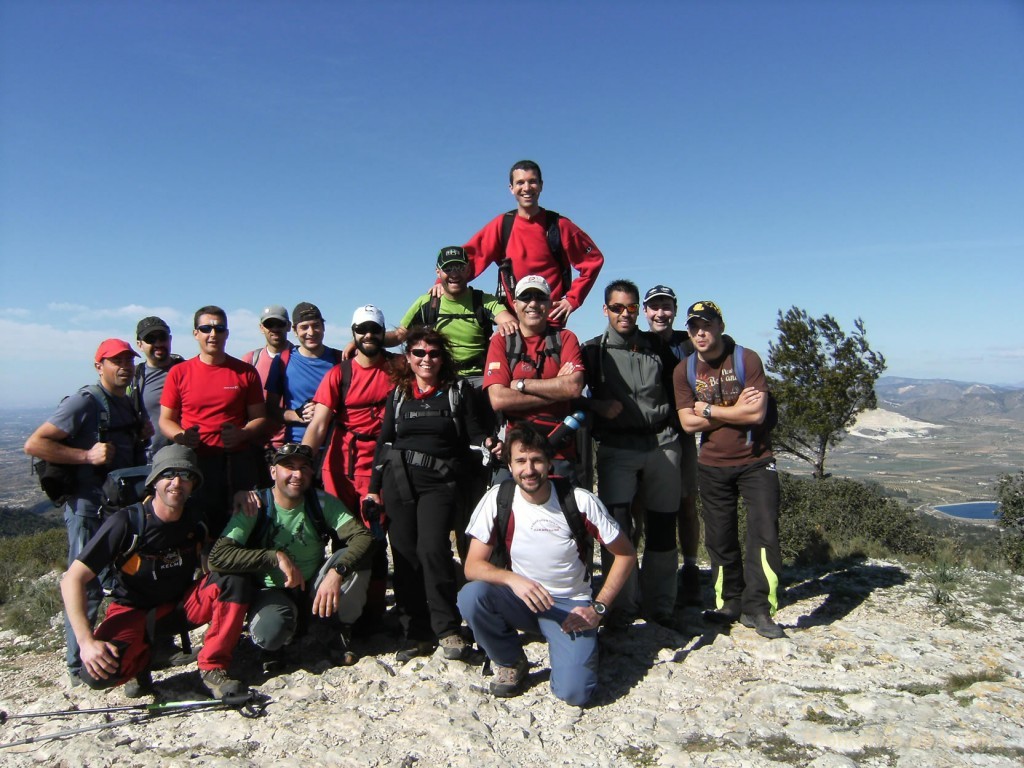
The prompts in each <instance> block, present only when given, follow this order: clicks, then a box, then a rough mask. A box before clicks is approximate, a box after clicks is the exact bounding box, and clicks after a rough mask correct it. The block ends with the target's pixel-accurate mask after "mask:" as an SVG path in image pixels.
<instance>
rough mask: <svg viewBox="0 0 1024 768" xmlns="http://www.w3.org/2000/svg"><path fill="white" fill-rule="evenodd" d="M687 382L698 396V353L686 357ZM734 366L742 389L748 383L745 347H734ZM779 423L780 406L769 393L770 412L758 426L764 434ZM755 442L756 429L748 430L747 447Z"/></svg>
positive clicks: (737, 345) (767, 412)
mask: <svg viewBox="0 0 1024 768" xmlns="http://www.w3.org/2000/svg"><path fill="white" fill-rule="evenodd" d="M685 365H686V381H687V382H688V383H689V385H690V389H692V390H693V393H694V394H697V353H696V352H694V353H693V354H692V355H687V356H686V361H685ZM732 365H733V371H734V372H735V373H736V381H738V382H739V385H740V389H743V386H744V385H745V384H746V381H747V374H746V363H745V362H744V361H743V347H741V346H740V345H739V344H735V343H734V345H733V350H732ZM778 423H779V404H778V402H777V401H776V400H775V395H773V394H772V393H771V391H770V390H769V392H768V410H767V411H765V414H764V421H762V422H761V423H760V424H759V425H757V426H758V427H759V428H760V429H761V431H762V432H770V431H771V430H772V429H774V428H775V425H776V424H778ZM753 441H754V429H753V428H751V429H748V430H747V445H750V444H751V443H752V442H753Z"/></svg>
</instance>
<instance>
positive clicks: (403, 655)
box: [395, 640, 437, 664]
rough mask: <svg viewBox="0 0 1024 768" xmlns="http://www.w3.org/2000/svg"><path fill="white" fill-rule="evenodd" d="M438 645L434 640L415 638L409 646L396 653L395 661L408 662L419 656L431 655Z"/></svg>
mask: <svg viewBox="0 0 1024 768" xmlns="http://www.w3.org/2000/svg"><path fill="white" fill-rule="evenodd" d="M436 647H437V643H435V642H434V641H433V640H414V641H412V642H411V644H410V645H409V646H408V647H406V648H403V649H402V650H400V651H399V652H398V653H396V654H395V661H397V662H398V663H399V664H408V663H409V662H410V661H412V660H413V659H415V658H416V657H417V656H429V655H430V654H432V653H433V652H434V649H435V648H436Z"/></svg>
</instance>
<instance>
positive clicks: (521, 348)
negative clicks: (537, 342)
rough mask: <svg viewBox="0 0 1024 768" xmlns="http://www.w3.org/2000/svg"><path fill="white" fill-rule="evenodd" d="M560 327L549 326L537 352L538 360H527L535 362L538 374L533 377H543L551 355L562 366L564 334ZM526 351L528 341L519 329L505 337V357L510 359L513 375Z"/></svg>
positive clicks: (556, 363)
mask: <svg viewBox="0 0 1024 768" xmlns="http://www.w3.org/2000/svg"><path fill="white" fill-rule="evenodd" d="M559 330H560V329H558V328H554V327H552V326H550V325H549V326H548V328H547V330H546V331H545V332H544V344H543V346H541V348H540V352H538V353H537V359H536V360H530V359H529V358H527V360H528V361H529V362H531V363H533V365H534V368H535V369H536V371H537V375H536V376H534V377H533V378H535V379H539V378H541V372H542V370H543V368H544V362H545V361H546V360H547V359H548V358H549V357H550V358H551V359H552V360H554V361H555V365H558V366H561V364H562V334H561V333H559ZM525 353H526V342H525V341H524V340H523V335H522V333H520V332H519V331H516V332H515V333H510V334H509V335H508V336H506V337H505V358H506V359H507V360H508V370H509V374H510V375H511V374H512V373H513V372H514V371H515V369H516V366H517V365H518V364H519V363H520V362H522V360H523V357H524V356H525Z"/></svg>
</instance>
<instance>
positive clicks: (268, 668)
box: [260, 648, 286, 675]
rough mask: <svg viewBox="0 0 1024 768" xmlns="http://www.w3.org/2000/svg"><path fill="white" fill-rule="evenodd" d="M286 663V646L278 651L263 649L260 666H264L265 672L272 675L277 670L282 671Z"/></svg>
mask: <svg viewBox="0 0 1024 768" xmlns="http://www.w3.org/2000/svg"><path fill="white" fill-rule="evenodd" d="M285 663H286V658H285V651H284V648H278V649H277V650H276V651H263V652H262V653H260V666H261V667H262V668H263V674H265V675H272V674H274V673H276V672H280V671H281V670H282V669H284V667H285Z"/></svg>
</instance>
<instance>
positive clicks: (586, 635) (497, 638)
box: [459, 581, 597, 707]
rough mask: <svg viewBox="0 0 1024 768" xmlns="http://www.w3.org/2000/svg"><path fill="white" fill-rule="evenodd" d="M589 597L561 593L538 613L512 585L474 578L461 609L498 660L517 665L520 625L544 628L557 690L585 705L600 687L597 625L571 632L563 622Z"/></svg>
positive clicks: (560, 695)
mask: <svg viewBox="0 0 1024 768" xmlns="http://www.w3.org/2000/svg"><path fill="white" fill-rule="evenodd" d="M585 605H590V601H589V600H569V599H566V598H560V597H556V598H555V605H554V607H553V608H550V609H548V610H546V611H544V612H543V613H534V612H533V611H531V610H530V609H529V607H527V605H526V603H524V602H523V601H522V600H520V599H519V598H518V597H517V596H516V594H515V592H513V591H512V590H511V589H510V588H509V587H505V586H499V585H496V584H489V583H487V582H486V581H471V582H469V583H468V584H466V586H464V587H463V588H462V591H461V592H459V610H460V611H461V612H462V616H463V618H465V619H466V623H468V624H469V626H470V628H471V629H472V630H473V635H474V637H475V638H476V641H477V643H479V644H480V647H481V648H483V649H484V651H485V652H486V653H487V655H488V656H489V657H490V658H491V661H493V662H494V663H495V664H499V665H501V666H503V667H514V666H515V665H516V662H517V661H518V660H519V659H520V658H521V657H522V655H523V646H522V643H521V642H520V640H519V635H518V633H517V630H523V631H525V632H534V633H536V632H539V633H540V634H542V635H544V639H546V640H547V641H548V653H549V655H550V657H551V692H552V693H554V694H555V696H557V697H558V698H560V699H561V700H562V701H564V702H566V703H568V704H572V705H574V706H577V707H582V706H583V705H584V704H586V703H587V701H588V700H589V699H590V696H591V694H593V692H594V689H595V688H596V687H597V630H596V629H592V630H589V631H587V632H574V633H572V634H566V633H565V632H563V631H562V622H563V621H565V617H566V616H567V615H568V613H569V611H571V610H572V609H573V608H575V607H577V606H585Z"/></svg>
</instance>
